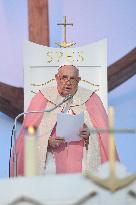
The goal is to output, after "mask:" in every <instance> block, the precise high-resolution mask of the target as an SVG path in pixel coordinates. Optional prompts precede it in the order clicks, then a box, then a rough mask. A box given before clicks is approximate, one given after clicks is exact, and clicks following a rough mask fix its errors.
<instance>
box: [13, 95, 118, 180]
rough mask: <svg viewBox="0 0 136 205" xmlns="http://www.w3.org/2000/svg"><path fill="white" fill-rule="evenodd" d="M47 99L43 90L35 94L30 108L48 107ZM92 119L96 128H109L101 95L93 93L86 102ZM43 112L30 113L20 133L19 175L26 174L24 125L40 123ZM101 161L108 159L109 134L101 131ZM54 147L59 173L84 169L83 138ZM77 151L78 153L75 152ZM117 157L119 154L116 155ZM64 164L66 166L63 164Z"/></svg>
mask: <svg viewBox="0 0 136 205" xmlns="http://www.w3.org/2000/svg"><path fill="white" fill-rule="evenodd" d="M46 105H47V99H46V98H45V97H44V96H43V94H42V93H41V92H39V93H38V94H37V95H35V96H34V97H33V99H32V101H31V103H30V106H29V108H28V110H43V109H46ZM85 105H86V108H87V111H88V113H89V116H90V119H91V121H92V123H93V126H94V127H95V128H105V129H107V128H108V121H107V115H106V112H105V110H104V107H103V105H102V102H101V100H100V99H99V97H98V96H97V95H96V94H95V93H93V94H92V95H91V96H90V98H89V99H88V101H87V102H86V103H85ZM42 116H43V114H29V115H27V116H26V117H25V119H24V122H23V126H22V129H21V132H20V135H19V137H18V139H17V175H24V127H26V126H28V125H32V126H37V127H38V125H39V124H40V122H41V119H42ZM98 141H99V146H100V156H101V163H103V162H105V161H107V160H108V134H107V133H99V134H98ZM66 145H67V144H65V145H63V146H60V147H59V148H56V150H55V149H54V156H55V161H56V172H57V173H68V172H69V173H74V172H81V171H82V158H83V140H81V141H80V142H71V143H69V146H66ZM75 153H76V154H75ZM116 159H118V156H117V155H116ZM63 164H64V166H63ZM10 176H13V156H12V157H11V159H10Z"/></svg>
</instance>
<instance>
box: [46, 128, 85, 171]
mask: <svg viewBox="0 0 136 205" xmlns="http://www.w3.org/2000/svg"><path fill="white" fill-rule="evenodd" d="M55 136H56V125H55V127H54V129H53V132H52V134H51V137H55ZM83 146H84V140H83V139H82V140H80V141H73V142H68V143H67V142H65V143H62V144H61V145H60V146H59V147H57V148H49V151H51V152H52V154H53V157H54V159H55V165H56V174H61V173H81V172H82V159H83Z"/></svg>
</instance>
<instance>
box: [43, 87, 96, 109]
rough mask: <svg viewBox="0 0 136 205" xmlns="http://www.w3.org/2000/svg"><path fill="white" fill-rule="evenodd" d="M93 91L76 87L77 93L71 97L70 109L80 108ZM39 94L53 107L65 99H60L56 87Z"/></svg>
mask: <svg viewBox="0 0 136 205" xmlns="http://www.w3.org/2000/svg"><path fill="white" fill-rule="evenodd" d="M93 92H94V91H92V90H88V89H86V88H82V87H78V90H77V92H76V93H75V95H74V96H73V100H72V103H71V105H70V107H75V106H80V105H83V104H84V103H85V102H86V101H87V100H88V99H89V98H90V96H91V95H92V94H93ZM41 93H42V94H43V95H44V97H45V98H46V99H47V100H48V101H49V102H51V103H52V104H54V105H57V104H58V103H60V102H62V101H63V100H64V98H65V97H62V96H61V95H60V94H59V93H58V90H57V87H56V86H52V87H47V88H46V89H44V90H41Z"/></svg>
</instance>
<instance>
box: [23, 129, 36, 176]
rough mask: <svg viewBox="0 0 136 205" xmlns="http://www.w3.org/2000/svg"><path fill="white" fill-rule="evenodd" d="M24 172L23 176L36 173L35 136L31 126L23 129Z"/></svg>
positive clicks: (34, 130)
mask: <svg viewBox="0 0 136 205" xmlns="http://www.w3.org/2000/svg"><path fill="white" fill-rule="evenodd" d="M24 141H25V142H24V172H25V176H35V175H37V137H36V129H35V128H34V127H32V126H30V127H28V128H27V129H26V130H25V140H24Z"/></svg>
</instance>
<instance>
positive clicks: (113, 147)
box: [108, 107, 115, 174]
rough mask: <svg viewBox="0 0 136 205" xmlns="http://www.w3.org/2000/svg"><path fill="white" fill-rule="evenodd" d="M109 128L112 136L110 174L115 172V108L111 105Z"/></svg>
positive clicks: (110, 140)
mask: <svg viewBox="0 0 136 205" xmlns="http://www.w3.org/2000/svg"><path fill="white" fill-rule="evenodd" d="M108 112H109V129H110V130H112V131H110V136H109V137H110V138H109V163H110V174H115V141H114V132H113V129H114V109H113V107H109V109H108Z"/></svg>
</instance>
